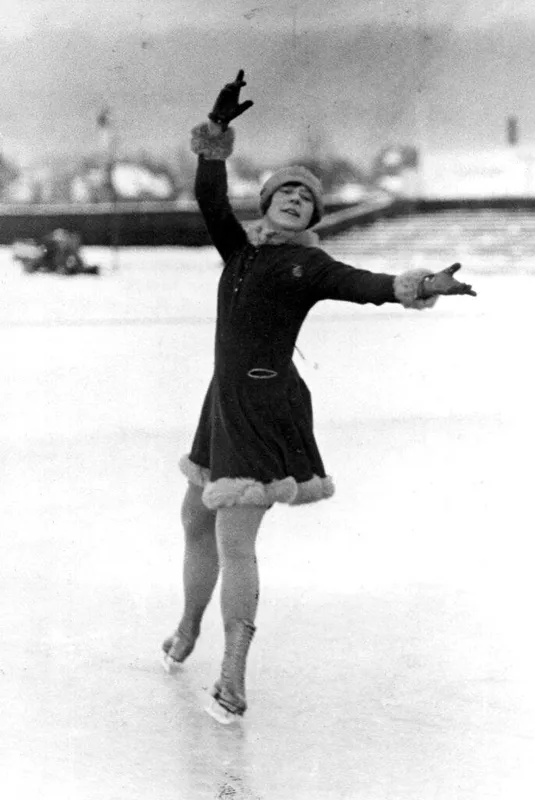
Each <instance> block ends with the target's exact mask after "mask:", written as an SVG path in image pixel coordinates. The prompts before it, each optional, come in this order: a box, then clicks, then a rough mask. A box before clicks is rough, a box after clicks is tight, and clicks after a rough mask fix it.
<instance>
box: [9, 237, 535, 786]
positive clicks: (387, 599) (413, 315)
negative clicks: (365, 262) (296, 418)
mask: <svg viewBox="0 0 535 800" xmlns="http://www.w3.org/2000/svg"><path fill="white" fill-rule="evenodd" d="M86 255H87V257H88V260H90V261H93V262H100V263H102V264H103V265H104V266H105V274H104V276H103V277H102V278H90V277H87V278H85V277H84V278H80V277H78V278H74V279H72V278H71V279H69V278H61V277H58V276H50V275H33V276H27V275H24V274H22V272H21V271H20V269H19V267H18V266H17V265H15V264H13V263H12V262H11V260H10V256H9V252H8V251H7V250H3V251H1V252H0V284H1V292H0V302H1V314H0V322H1V324H0V354H1V365H2V374H3V376H4V380H3V403H2V415H1V417H0V438H1V443H2V495H1V501H0V503H1V508H0V512H1V519H2V534H3V536H2V557H1V559H0V587H1V588H0V592H1V604H2V610H3V612H2V622H3V626H2V628H3V636H2V642H3V646H2V653H1V655H0V702H1V707H2V714H1V715H0V741H1V745H2V746H1V748H0V753H1V755H0V774H1V775H2V785H3V787H4V788H3V796H4V797H6V800H7V798H9V800H11V799H12V798H16V799H17V800H18V798H27V797H28V798H29V797H31V798H35V797H36V796H38V797H39V798H40V799H41V800H48V799H49V798H54V800H63V798H65V799H66V800H67V799H68V800H79V799H80V800H123V798H124V799H125V800H126V798H129V800H130V798H132V797H135V798H136V800H149V799H150V800H167V798H169V799H171V798H173V799H175V798H181V799H182V798H184V799H185V800H190V798H192V799H195V800H196V798H199V799H200V800H205V799H206V800H212V799H213V800H215V798H224V797H233V798H236V800H242V799H243V800H245V799H247V800H253V799H254V800H259V799H260V798H261V799H262V800H305V798H306V800H316V798H317V799H318V800H331V799H332V800H531V798H532V797H533V794H534V790H535V781H534V776H533V734H534V730H533V728H534V726H533V712H534V710H535V703H534V692H533V688H532V677H531V676H532V674H533V667H534V664H533V646H532V641H531V640H532V637H531V629H532V608H533V600H534V597H533V594H534V592H533V568H532V547H531V539H532V535H533V534H532V530H533V522H532V494H533V491H532V479H531V468H530V467H531V462H532V454H533V451H534V448H533V444H534V424H533V413H532V409H533V401H534V389H533V381H532V376H531V371H532V370H531V363H532V354H531V348H532V341H533V333H532V319H531V306H532V293H533V291H534V290H535V281H534V279H533V278H530V277H521V276H515V277H509V276H504V275H498V274H496V275H489V276H485V275H481V274H478V275H477V276H475V275H472V276H471V275H470V265H468V264H467V265H465V272H466V275H465V277H466V279H467V280H470V279H472V280H473V282H474V285H475V288H476V289H477V290H478V291H479V297H478V298H477V299H471V298H450V299H442V300H440V301H439V304H438V305H437V307H436V308H435V309H434V310H433V311H427V312H421V313H419V312H408V311H404V310H403V309H401V308H397V307H382V308H380V309H375V308H371V307H370V308H368V307H363V308H357V307H354V306H351V305H350V304H341V303H338V304H336V303H325V304H323V305H322V306H319V307H318V308H317V309H315V310H314V311H313V313H312V314H311V316H310V318H309V320H308V321H307V322H306V323H305V327H304V329H303V332H302V335H301V337H300V343H299V344H300V349H301V351H302V352H303V354H304V357H305V360H303V359H301V357H299V356H297V357H296V362H297V365H298V367H299V369H300V371H301V372H302V374H303V376H304V377H305V379H306V380H307V382H308V383H309V385H310V387H311V389H312V391H313V396H314V401H315V414H316V425H317V436H318V440H319V443H320V446H321V449H322V452H323V454H324V458H325V461H326V464H327V466H328V468H329V470H330V471H331V472H332V474H333V475H334V477H335V480H336V485H337V494H336V495H335V497H334V498H333V499H332V500H330V501H328V502H325V503H321V504H317V505H315V506H310V507H304V508H300V509H288V508H283V507H280V508H276V509H274V510H273V511H272V512H270V514H269V515H268V516H267V518H266V522H265V525H264V527H263V530H262V533H261V537H260V544H259V556H260V565H261V580H262V596H261V605H260V612H259V617H258V633H257V636H256V638H255V641H254V644H253V647H252V650H251V656H250V672H249V679H248V694H249V702H250V710H249V711H248V713H247V716H246V718H245V719H244V721H243V724H242V726H241V727H239V728H238V729H237V730H229V729H227V728H221V727H218V726H217V723H215V722H213V720H211V719H210V718H209V717H208V716H207V715H206V714H204V713H203V712H202V702H203V701H204V697H205V694H206V689H207V688H209V687H210V685H211V683H212V682H213V680H214V679H215V678H216V677H217V670H218V665H219V660H220V656H221V647H222V633H221V630H220V621H219V612H218V606H217V600H216V599H214V603H213V604H212V606H211V607H210V609H209V611H208V614H207V618H206V622H205V625H204V629H203V635H202V638H201V640H200V642H199V644H198V647H197V649H196V651H195V653H194V654H193V655H192V657H191V659H190V660H189V662H188V663H187V665H186V667H185V669H184V672H183V674H182V675H181V676H180V677H178V678H177V677H174V678H171V677H170V676H168V675H166V674H165V673H164V672H163V670H162V669H161V668H160V665H159V663H158V653H159V646H160V642H161V639H162V638H163V637H164V636H165V635H167V634H168V633H169V632H170V630H171V629H172V628H173V627H174V625H175V623H176V621H177V618H178V614H179V612H180V603H181V589H180V570H181V553H182V543H181V534H180V524H179V518H180V503H181V496H182V493H183V490H184V481H183V480H182V478H181V477H180V475H179V474H178V471H177V468H176V461H177V458H178V456H179V455H180V454H181V453H182V452H184V451H185V450H187V449H188V447H189V443H190V440H191V435H192V433H193V429H194V425H195V423H196V421H197V415H198V412H199V404H200V402H201V400H202V397H203V394H204V391H205V388H206V383H207V380H208V378H209V374H210V369H211V363H212V339H213V322H214V309H215V288H216V283H217V278H218V274H219V268H218V260H217V257H215V256H214V253H213V251H212V250H211V249H201V250H183V249H178V248H177V249H169V250H152V251H151V250H132V249H126V250H124V251H121V253H120V254H119V269H117V270H115V269H113V267H114V262H115V259H114V258H113V256H112V254H110V253H108V252H107V251H105V250H97V249H95V250H94V251H91V250H88V252H87V253H86ZM369 266H370V268H374V264H373V262H370V264H369Z"/></svg>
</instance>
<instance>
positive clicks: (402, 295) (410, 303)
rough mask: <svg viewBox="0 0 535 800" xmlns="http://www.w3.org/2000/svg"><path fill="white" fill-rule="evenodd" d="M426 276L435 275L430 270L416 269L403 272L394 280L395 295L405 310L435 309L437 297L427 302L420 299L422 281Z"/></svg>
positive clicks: (430, 298) (427, 299) (429, 298)
mask: <svg viewBox="0 0 535 800" xmlns="http://www.w3.org/2000/svg"><path fill="white" fill-rule="evenodd" d="M426 275H433V273H432V272H431V271H430V270H428V269H414V270H410V271H409V272H402V273H401V275H396V277H395V278H394V294H395V296H396V299H397V300H398V301H399V302H400V303H401V305H402V306H403V307H404V308H418V309H423V308H433V306H434V305H435V303H436V302H437V299H438V298H437V297H436V296H435V297H428V298H426V299H425V300H424V299H422V298H419V297H418V287H419V286H420V281H421V280H422V278H425V276H426Z"/></svg>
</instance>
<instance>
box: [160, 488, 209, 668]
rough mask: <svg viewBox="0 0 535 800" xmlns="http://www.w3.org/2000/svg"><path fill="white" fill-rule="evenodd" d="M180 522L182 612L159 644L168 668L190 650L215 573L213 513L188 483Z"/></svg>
mask: <svg viewBox="0 0 535 800" xmlns="http://www.w3.org/2000/svg"><path fill="white" fill-rule="evenodd" d="M182 524H183V527H184V537H185V541H184V566H183V584H184V612H183V614H182V619H181V621H180V624H179V626H178V628H177V630H176V632H175V634H174V636H172V637H169V639H166V640H165V642H164V643H163V649H164V651H165V653H166V662H167V664H168V666H170V667H172V666H173V665H174V664H176V663H181V662H182V661H184V660H185V659H186V658H187V657H188V656H189V654H190V653H191V651H192V650H193V647H194V645H195V641H196V639H197V637H198V635H199V632H200V628H201V620H202V617H203V614H204V612H205V610H206V607H207V605H208V603H209V602H210V599H211V597H212V594H213V591H214V588H215V585H216V583H217V578H218V574H219V556H218V552H217V544H216V535H215V524H216V514H215V512H214V511H211V510H210V509H208V508H206V506H205V505H204V504H203V502H202V488H201V487H199V486H195V485H194V484H192V483H190V484H188V489H187V491H186V495H185V497H184V501H183V503H182Z"/></svg>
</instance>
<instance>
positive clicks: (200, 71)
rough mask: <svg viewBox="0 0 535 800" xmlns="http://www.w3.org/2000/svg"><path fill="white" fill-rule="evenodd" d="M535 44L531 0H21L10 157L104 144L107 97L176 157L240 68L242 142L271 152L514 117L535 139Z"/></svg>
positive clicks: (14, 33) (349, 144)
mask: <svg viewBox="0 0 535 800" xmlns="http://www.w3.org/2000/svg"><path fill="white" fill-rule="evenodd" d="M417 26H424V27H425V28H426V29H427V30H430V31H432V32H433V33H432V35H429V36H428V37H427V38H425V37H422V36H421V35H420V34H419V33H418V27H417ZM415 32H416V33H415ZM518 37H521V39H522V41H520V40H519V38H518ZM530 37H531V38H530ZM534 53H535V3H534V2H533V0H516V2H514V3H513V0H507V2H503V0H501V1H500V0H498V2H494V3H489V2H488V0H449V2H448V0H405V2H402V0H330V2H326V1H325V0H322V2H319V0H293V2H292V0H267V2H262V1H261V0H113V2H110V0H91V1H89V0H12V2H10V3H7V2H6V3H5V8H4V9H3V15H2V26H1V29H0V81H1V82H2V85H3V86H4V87H5V90H4V92H3V95H2V98H1V99H0V103H1V109H2V113H1V114H0V119H1V123H0V152H3V153H5V154H6V155H8V156H9V157H11V158H14V159H15V160H17V161H18V162H19V163H21V162H23V163H31V162H32V161H33V160H35V159H36V158H41V157H44V155H46V154H47V153H53V154H55V155H56V156H57V155H58V154H60V155H61V154H63V153H64V154H65V155H69V154H72V153H77V152H87V151H88V150H91V149H94V147H95V146H96V132H95V118H96V116H97V115H98V112H99V110H100V109H101V108H102V106H104V105H108V104H109V105H111V106H112V109H113V112H114V119H115V121H116V125H117V128H118V129H119V130H120V141H121V143H122V147H123V150H124V152H126V151H132V150H136V149H137V150H140V149H142V150H146V151H149V152H154V151H156V152H162V153H168V152H170V151H171V150H173V148H174V149H176V148H177V147H179V146H184V147H185V146H187V141H188V135H189V129H190V128H191V127H192V125H193V124H195V123H196V122H197V121H198V120H199V118H203V117H204V116H205V114H206V113H207V111H208V110H209V107H211V104H212V103H213V100H214V99H215V95H216V93H217V91H218V89H219V88H220V86H221V85H222V83H224V82H226V81H227V80H229V79H232V78H233V77H234V75H235V73H236V71H237V69H239V68H244V69H245V70H246V78H247V79H248V86H247V88H246V90H245V93H244V97H246V96H247V93H248V92H249V93H250V94H249V95H248V96H250V97H253V99H254V100H255V108H254V110H251V112H248V114H247V115H244V117H243V118H242V119H241V120H240V126H239V127H240V136H241V139H240V142H241V144H240V147H241V148H242V151H241V152H243V153H244V154H248V155H251V156H252V155H255V156H257V157H260V158H261V159H263V160H266V161H273V160H277V159H279V160H281V159H282V160H285V159H287V158H288V157H290V156H292V155H293V152H294V151H295V150H296V148H297V149H298V148H299V147H300V146H301V144H300V143H302V142H303V141H304V140H306V141H307V143H308V144H309V145H310V143H311V142H318V141H320V140H322V139H326V140H328V141H329V142H330V144H331V145H332V147H333V148H334V149H335V150H337V151H340V154H341V155H344V156H347V157H348V158H350V159H351V160H353V161H357V162H359V161H362V160H364V161H369V159H370V158H372V157H373V154H374V152H377V150H378V149H379V148H380V147H381V146H383V145H389V144H392V143H393V142H396V141H398V142H399V141H402V140H403V141H404V142H405V143H408V144H413V143H416V144H421V143H422V142H423V141H424V140H425V144H426V146H431V147H433V148H435V149H436V148H440V147H442V146H445V145H447V143H448V142H451V143H452V146H453V145H454V144H455V146H457V145H458V146H460V147H466V146H469V145H470V143H471V141H472V140H474V142H476V143H479V145H481V146H483V144H485V143H486V144H488V143H493V142H497V141H498V140H500V137H501V135H502V128H503V120H504V118H505V116H506V115H507V114H509V113H519V114H520V115H521V116H522V123H523V128H522V130H523V131H524V132H525V133H526V134H529V136H533V139H534V141H535V112H532V110H531V86H533V85H534V84H535V55H532V54H534ZM415 140H417V141H415ZM479 145H478V146H479Z"/></svg>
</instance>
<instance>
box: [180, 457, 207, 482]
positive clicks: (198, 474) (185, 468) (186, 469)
mask: <svg viewBox="0 0 535 800" xmlns="http://www.w3.org/2000/svg"><path fill="white" fill-rule="evenodd" d="M178 468H179V469H180V472H181V473H182V475H184V476H185V477H186V478H187V479H188V481H189V482H190V483H193V485H194V486H200V487H201V488H204V487H205V486H206V484H207V483H208V481H209V480H210V470H209V469H206V467H201V466H199V464H195V462H193V461H192V460H191V459H190V457H189V456H182V458H181V459H180V460H179V462H178Z"/></svg>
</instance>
